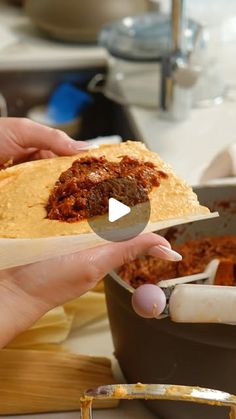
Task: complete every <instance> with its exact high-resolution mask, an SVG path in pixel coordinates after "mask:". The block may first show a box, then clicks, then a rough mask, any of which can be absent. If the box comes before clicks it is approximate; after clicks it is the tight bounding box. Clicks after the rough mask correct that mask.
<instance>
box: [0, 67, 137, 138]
mask: <svg viewBox="0 0 236 419" xmlns="http://www.w3.org/2000/svg"><path fill="white" fill-rule="evenodd" d="M102 71H103V72H105V71H106V69H105V68H104V69H102ZM97 72H99V73H101V68H92V69H82V70H55V69H52V70H40V71H38V70H21V71H19V70H17V71H8V70H6V71H5V70H3V71H1V72H0V92H1V94H2V95H3V96H4V98H5V100H6V103H7V109H8V116H12V117H24V116H26V115H27V112H28V110H29V109H30V108H31V107H33V106H36V105H39V104H44V103H46V102H47V100H48V98H49V96H50V94H51V93H52V92H53V90H54V89H55V88H56V86H57V85H58V84H59V83H61V82H65V81H72V82H74V83H76V85H78V87H80V88H85V87H86V86H87V84H88V81H89V80H90V79H91V78H92V77H93V76H94V75H95V74H96V73H97ZM93 98H94V101H93V104H92V106H91V107H90V108H89V109H87V110H86V111H85V112H84V113H83V121H82V126H81V130H80V133H79V138H80V139H83V140H86V139H88V138H94V137H97V136H106V135H120V136H121V137H122V138H123V139H124V138H135V130H134V129H133V127H132V124H131V122H130V119H129V116H128V113H127V112H126V110H125V109H124V108H123V107H122V106H120V105H118V104H116V103H114V102H113V101H111V100H109V99H106V98H105V97H104V96H103V95H102V94H100V93H96V94H94V95H93Z"/></svg>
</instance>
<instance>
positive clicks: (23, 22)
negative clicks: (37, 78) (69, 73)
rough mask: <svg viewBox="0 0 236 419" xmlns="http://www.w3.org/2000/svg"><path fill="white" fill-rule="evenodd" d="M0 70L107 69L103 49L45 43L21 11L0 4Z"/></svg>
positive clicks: (89, 46) (92, 46)
mask: <svg viewBox="0 0 236 419" xmlns="http://www.w3.org/2000/svg"><path fill="white" fill-rule="evenodd" d="M0 10H1V12H0V70H13V69H14V70H27V69H37V70H41V69H47V70H48V69H50V68H56V69H67V68H69V69H72V68H76V69H78V68H85V67H86V68H89V67H100V66H101V67H103V66H106V64H107V60H108V56H107V53H106V51H105V49H103V48H100V47H98V46H96V45H88V46H80V45H78V44H74V45H73V44H72V45H71V44H67V43H63V42H57V41H54V40H50V39H47V38H46V37H45V36H44V35H42V34H41V32H39V31H38V30H37V29H36V28H35V27H34V25H33V24H32V23H31V21H30V19H29V18H28V17H27V16H25V15H24V14H22V12H21V9H19V8H17V7H13V6H10V5H8V3H5V2H4V1H3V0H0Z"/></svg>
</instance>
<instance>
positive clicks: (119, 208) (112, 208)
mask: <svg viewBox="0 0 236 419" xmlns="http://www.w3.org/2000/svg"><path fill="white" fill-rule="evenodd" d="M130 211H131V209H130V207H128V205H125V204H122V202H120V201H117V199H115V198H110V199H109V201H108V220H109V221H110V223H114V221H117V220H119V219H120V218H122V217H124V216H125V215H127V214H129V213H130Z"/></svg>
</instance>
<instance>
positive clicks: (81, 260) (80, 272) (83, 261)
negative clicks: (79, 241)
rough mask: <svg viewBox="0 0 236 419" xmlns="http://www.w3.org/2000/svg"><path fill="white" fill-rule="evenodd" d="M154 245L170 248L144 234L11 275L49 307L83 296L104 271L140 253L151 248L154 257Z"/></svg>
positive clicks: (154, 235) (33, 265)
mask: <svg viewBox="0 0 236 419" xmlns="http://www.w3.org/2000/svg"><path fill="white" fill-rule="evenodd" d="M158 246H164V247H165V248H166V249H168V248H170V245H169V243H168V242H167V240H166V239H165V238H164V237H161V236H158V235H156V234H153V233H149V234H144V235H141V236H138V237H136V238H134V239H132V240H129V241H126V242H122V243H112V244H108V245H104V246H99V247H96V248H93V249H89V250H84V251H81V252H77V253H74V254H71V255H67V256H63V257H58V258H54V259H51V260H48V261H44V262H39V263H34V264H32V265H28V266H26V267H22V268H21V269H20V270H16V273H15V274H14V275H13V276H14V278H15V280H16V282H17V283H18V281H19V286H20V288H21V290H23V289H24V291H25V292H27V294H31V296H34V297H37V298H40V299H41V300H42V301H44V302H46V301H47V303H48V305H49V307H53V306H55V305H58V304H63V303H64V302H65V301H68V300H71V299H73V298H76V297H78V296H80V295H82V294H84V293H85V292H86V291H88V290H89V289H91V288H93V287H94V286H95V285H96V283H97V282H98V281H99V280H101V279H102V278H103V277H104V276H105V275H106V274H107V273H108V272H110V271H112V270H113V269H116V268H118V267H119V266H121V265H123V264H124V263H126V262H130V261H132V260H134V259H136V258H137V257H138V256H139V255H141V254H148V253H149V252H151V250H152V249H153V248H155V255H156V256H158V252H157V248H158ZM160 254H162V252H161V251H160ZM30 278H34V280H30Z"/></svg>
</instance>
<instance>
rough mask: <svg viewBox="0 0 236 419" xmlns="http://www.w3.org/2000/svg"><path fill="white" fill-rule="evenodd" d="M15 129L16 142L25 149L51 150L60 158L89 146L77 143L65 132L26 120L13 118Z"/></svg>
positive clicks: (81, 142)
mask: <svg viewBox="0 0 236 419" xmlns="http://www.w3.org/2000/svg"><path fill="white" fill-rule="evenodd" d="M12 120H14V121H12V122H13V124H12V125H13V126H14V127H15V141H16V142H17V144H18V145H20V146H21V147H23V148H29V147H34V148H37V149H39V150H50V151H52V152H53V153H55V154H56V155H58V156H67V155H68V156H69V155H74V154H76V153H77V152H78V151H80V150H82V149H83V147H87V146H88V144H87V143H86V142H84V141H75V140H73V139H72V138H70V137H69V136H68V135H67V134H66V133H65V132H63V131H60V130H57V129H54V128H49V127H47V126H45V125H41V124H38V123H37V122H33V121H31V120H30V119H26V118H12Z"/></svg>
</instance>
